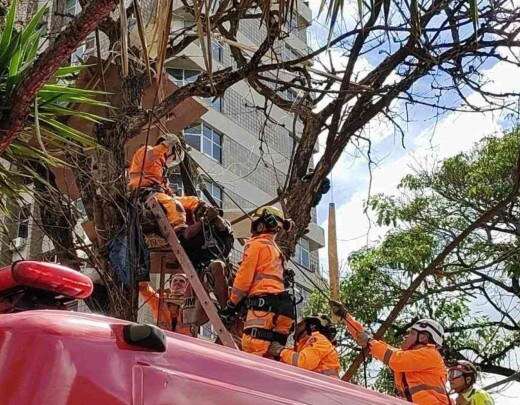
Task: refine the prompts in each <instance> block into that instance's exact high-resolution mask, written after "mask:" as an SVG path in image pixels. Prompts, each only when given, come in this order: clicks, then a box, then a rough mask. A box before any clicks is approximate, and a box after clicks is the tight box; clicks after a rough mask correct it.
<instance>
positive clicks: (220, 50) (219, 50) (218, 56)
mask: <svg viewBox="0 0 520 405" xmlns="http://www.w3.org/2000/svg"><path fill="white" fill-rule="evenodd" d="M211 56H213V59H215V60H216V61H218V62H220V63H222V61H223V60H224V47H223V46H222V45H221V44H220V43H218V42H217V41H213V42H212V43H211Z"/></svg>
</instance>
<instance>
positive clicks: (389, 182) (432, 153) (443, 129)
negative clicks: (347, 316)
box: [321, 63, 520, 405]
mask: <svg viewBox="0 0 520 405" xmlns="http://www.w3.org/2000/svg"><path fill="white" fill-rule="evenodd" d="M486 75H487V77H488V78H489V79H490V83H489V84H488V85H487V87H486V88H487V89H488V90H493V91H497V92H498V91H513V90H520V82H519V81H518V69H517V68H515V67H513V66H511V65H508V64H505V63H498V64H496V65H495V66H494V67H492V68H491V69H489V70H488V71H487V72H486ZM470 99H471V101H472V102H475V103H480V102H481V99H480V97H479V96H477V95H475V94H474V95H472V96H471V97H470ZM503 118H504V117H503V115H501V114H499V113H491V112H488V113H457V112H453V113H449V114H447V115H446V116H444V117H443V118H442V119H441V120H440V121H439V122H438V123H437V124H436V125H434V126H430V127H428V128H425V129H424V130H423V131H422V132H421V133H420V134H418V135H416V136H414V134H408V135H407V139H406V142H407V150H406V151H404V153H403V150H402V149H401V148H399V147H394V148H393V149H392V150H380V151H378V152H379V153H380V154H381V155H383V154H384V153H387V154H388V157H387V158H386V159H385V160H384V161H382V162H381V163H380V164H379V165H378V166H377V167H376V168H374V170H373V181H372V193H373V194H374V193H386V194H394V193H395V192H396V186H397V185H398V183H399V181H400V179H401V178H402V177H403V176H404V175H406V174H407V173H411V172H413V171H414V169H417V168H420V167H429V166H430V165H431V164H433V163H435V162H437V161H439V160H441V159H445V158H447V157H449V156H453V155H455V154H457V153H459V152H461V151H466V150H469V149H470V148H471V147H472V146H473V145H474V144H475V143H476V142H477V141H479V140H480V139H482V138H483V137H485V136H489V135H496V134H499V133H500V132H501V119H503ZM378 131H380V133H384V134H387V135H388V134H391V133H392V130H391V128H386V130H385V129H384V128H378ZM383 139H385V137H384V136H383V137H381V138H380V139H379V141H381V140H383ZM387 143H388V142H386V143H381V144H382V145H386V144H387ZM394 146H395V145H394ZM375 149H377V145H376V147H375ZM350 152H352V149H350ZM353 176H355V177H356V178H355V179H353ZM332 178H333V187H334V195H335V196H341V198H342V199H339V197H338V198H337V199H336V207H337V212H336V217H337V230H338V241H339V242H338V254H339V258H340V260H342V261H346V259H347V257H348V256H349V254H350V253H352V252H353V251H355V250H357V249H359V248H361V247H363V246H365V245H366V244H367V242H368V243H370V242H373V241H376V240H377V239H378V238H380V237H381V236H382V235H383V234H384V232H385V229H382V228H381V227H378V226H377V225H376V224H372V227H371V228H370V229H369V220H368V219H367V217H366V215H365V214H364V212H363V209H364V207H363V202H364V200H366V198H367V190H368V187H369V172H368V167H367V164H366V161H362V160H360V159H359V158H358V159H357V160H355V159H354V158H353V157H352V154H349V153H348V152H347V153H345V154H344V155H343V156H342V158H341V160H340V162H339V163H338V165H337V166H336V167H335V169H334V171H333V174H332ZM354 180H355V181H354ZM327 203H328V199H327V198H324V201H323V203H322V204H327ZM322 226H324V227H325V228H326V227H327V224H326V219H325V221H324V222H323V223H322ZM367 235H368V236H367ZM321 255H322V261H321V263H322V266H323V267H324V268H326V266H327V263H326V260H325V258H326V256H325V255H326V249H322V251H321ZM490 381H491V378H490V377H487V378H485V380H484V381H483V382H484V383H486V384H487V383H489V382H490ZM494 397H495V401H496V404H497V405H513V404H515V405H516V404H517V403H518V398H520V383H512V384H510V385H509V386H508V387H507V388H506V389H505V390H504V391H502V392H500V393H496V394H495V395H494Z"/></svg>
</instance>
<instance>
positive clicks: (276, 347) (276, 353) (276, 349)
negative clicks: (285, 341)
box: [268, 341, 285, 359]
mask: <svg viewBox="0 0 520 405" xmlns="http://www.w3.org/2000/svg"><path fill="white" fill-rule="evenodd" d="M283 349H285V346H284V345H282V344H280V343H278V342H276V341H274V342H271V344H270V345H269V350H268V353H269V354H270V355H271V356H273V357H274V358H275V359H278V358H280V354H281V353H282V350H283Z"/></svg>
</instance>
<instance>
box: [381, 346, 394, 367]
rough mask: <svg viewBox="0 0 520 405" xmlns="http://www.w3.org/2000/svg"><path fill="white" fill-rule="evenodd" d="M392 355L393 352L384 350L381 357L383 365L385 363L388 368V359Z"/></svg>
mask: <svg viewBox="0 0 520 405" xmlns="http://www.w3.org/2000/svg"><path fill="white" fill-rule="evenodd" d="M392 354H394V351H393V350H391V349H386V352H385V355H384V357H383V363H385V364H386V365H387V366H388V363H390V358H391V357H392Z"/></svg>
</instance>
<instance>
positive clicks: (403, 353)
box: [331, 301, 451, 405]
mask: <svg viewBox="0 0 520 405" xmlns="http://www.w3.org/2000/svg"><path fill="white" fill-rule="evenodd" d="M331 306H332V310H333V312H334V314H335V315H337V316H339V317H341V318H342V319H343V322H344V323H345V326H346V327H347V330H348V331H349V333H350V334H351V335H352V337H353V338H354V340H356V342H357V343H358V344H359V345H360V346H361V347H363V348H364V349H366V350H368V352H369V353H370V354H371V355H372V356H373V357H375V358H376V359H378V360H379V361H382V362H383V363H384V364H386V365H387V366H388V367H390V368H391V369H392V371H393V372H394V377H395V386H396V389H397V392H398V394H399V396H400V397H402V398H404V399H405V400H407V401H408V402H413V403H414V404H419V405H449V404H451V400H450V397H449V395H448V392H447V390H446V381H447V372H446V366H445V365H444V359H443V358H442V355H441V354H440V352H439V349H440V348H441V347H442V344H443V342H444V328H443V327H442V325H441V324H440V323H439V322H437V321H434V320H433V319H421V320H420V321H418V322H416V323H415V324H414V325H413V326H412V327H411V329H410V331H409V333H408V335H407V336H406V338H405V340H404V342H403V343H402V344H401V348H400V349H397V348H395V347H392V346H390V345H389V344H387V343H385V342H383V341H381V340H376V339H373V338H372V337H371V336H370V335H369V334H368V333H367V332H366V330H365V328H364V326H363V325H362V324H361V323H360V322H358V321H357V320H356V319H354V318H353V317H352V316H351V315H350V314H348V312H347V310H346V308H345V306H344V305H342V304H341V303H337V302H334V301H332V302H331Z"/></svg>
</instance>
